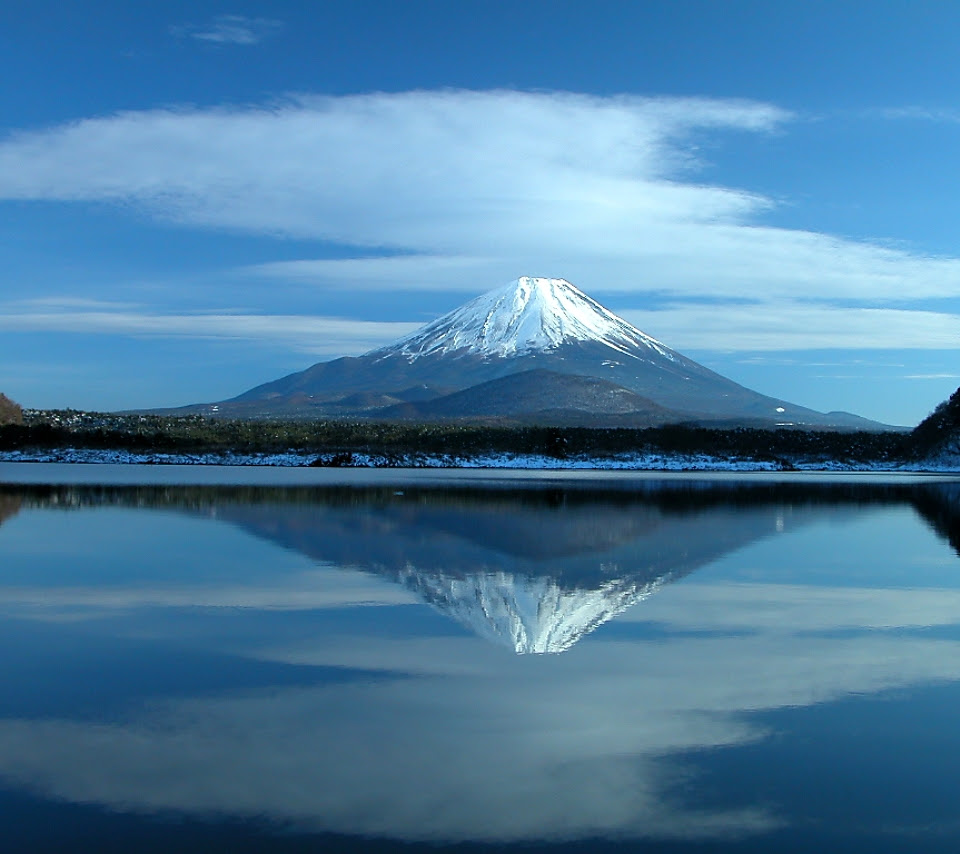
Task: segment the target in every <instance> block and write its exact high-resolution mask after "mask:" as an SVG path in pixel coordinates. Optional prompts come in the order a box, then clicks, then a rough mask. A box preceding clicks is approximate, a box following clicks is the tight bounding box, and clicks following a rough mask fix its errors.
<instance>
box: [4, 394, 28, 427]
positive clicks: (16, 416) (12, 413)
mask: <svg viewBox="0 0 960 854" xmlns="http://www.w3.org/2000/svg"><path fill="white" fill-rule="evenodd" d="M0 424H23V410H22V409H21V408H20V406H19V404H16V403H14V402H13V401H12V400H10V398H9V397H7V396H6V395H5V394H0Z"/></svg>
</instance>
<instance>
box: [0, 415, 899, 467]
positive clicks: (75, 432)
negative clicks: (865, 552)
mask: <svg viewBox="0 0 960 854" xmlns="http://www.w3.org/2000/svg"><path fill="white" fill-rule="evenodd" d="M913 447H914V443H913V442H912V440H911V438H910V435H909V434H901V433H889V432H888V433H868V432H836V431H813V430H801V429H786V428H784V429H775V430H769V429H761V428H750V427H736V428H729V429H721V428H706V427H695V426H689V425H669V426H663V427H652V428H643V429H640V428H591V427H537V426H503V425H496V424H490V425H477V424H469V425H468V424H459V423H451V422H446V423H433V424H411V423H373V422H348V421H339V420H330V421H313V422H311V421H259V420H258V421H243V420H237V421H228V420H222V419H210V418H205V417H203V416H199V415H190V416H181V417H171V416H161V415H113V414H101V413H83V412H76V411H70V410H58V411H46V412H42V411H28V412H27V413H26V416H25V418H24V423H22V424H8V425H4V426H2V427H0V450H7V451H9V450H27V451H44V450H58V449H66V448H77V449H104V450H126V451H130V452H135V453H182V454H202V453H230V452H233V453H243V454H270V453H282V452H287V451H296V452H299V453H304V454H312V453H315V454H318V455H324V456H325V457H326V458H327V459H331V458H336V459H340V460H341V461H346V463H347V464H349V460H350V457H351V455H352V454H370V455H379V456H381V457H383V458H384V459H387V460H390V459H395V458H401V457H406V458H410V457H416V455H445V456H451V457H470V456H476V455H480V454H499V453H508V454H538V455H544V456H548V457H553V458H556V459H569V458H577V457H587V456H601V457H612V456H617V455H622V454H633V453H642V454H664V455H671V454H685V455H695V454H706V455H710V456H714V457H720V458H729V459H745V460H757V461H766V462H774V463H777V464H780V465H782V466H783V467H789V466H790V465H791V464H792V462H796V461H800V460H803V461H805V462H810V461H813V462H816V461H821V460H822V461H838V462H841V463H852V464H859V463H870V462H896V461H899V460H909V459H911V458H913V457H914V456H915V455H914V453H913Z"/></svg>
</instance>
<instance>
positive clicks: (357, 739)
mask: <svg viewBox="0 0 960 854" xmlns="http://www.w3.org/2000/svg"><path fill="white" fill-rule="evenodd" d="M739 592H740V593H741V594H743V599H742V601H743V607H742V608H741V609H740V611H739V612H738V613H737V617H736V620H735V621H734V622H735V623H736V627H737V628H738V629H739V630H740V631H741V632H742V633H741V634H738V635H736V636H729V637H716V636H714V637H698V636H696V635H693V636H691V635H680V636H674V637H670V636H666V637H661V638H659V639H658V640H657V641H655V642H653V641H647V642H641V641H630V642H622V641H613V640H611V641H607V642H604V643H585V644H582V645H580V646H578V647H576V648H574V649H572V650H570V651H569V652H567V653H565V654H564V655H563V656H558V657H549V658H527V657H521V658H517V657H514V656H511V655H505V654H504V652H503V651H502V650H499V649H497V648H495V647H492V646H489V645H486V644H483V643H482V642H481V641H478V640H473V639H469V638H462V639H454V641H455V642H452V640H451V639H434V638H424V637H421V638H415V639H410V640H389V641H383V640H377V639H375V638H366V639H361V640H357V639H354V638H346V637H333V638H331V637H330V636H327V637H326V638H325V639H324V643H323V646H322V648H320V649H314V650H312V651H311V650H310V649H308V648H305V647H303V648H302V647H299V646H297V647H292V646H288V647H286V648H279V647H275V648H272V649H268V648H266V647H267V644H264V648H263V649H262V650H261V652H260V653H259V655H260V656H261V657H264V658H272V659H276V660H287V661H301V662H302V661H315V662H317V663H325V664H341V665H347V666H369V667H380V668H383V667H385V666H387V665H385V662H386V661H387V660H389V662H390V664H389V666H391V667H393V668H395V669H396V670H397V671H399V672H407V673H410V672H421V673H425V671H427V672H429V671H432V672H434V673H443V674H445V675H443V676H429V675H421V676H420V677H418V678H412V679H403V680H393V679H391V680H386V681H382V682H367V683H362V684H357V683H353V684H346V685H343V684H341V685H337V686H321V687H316V688H309V689H300V690H284V691H282V692H278V693H276V694H271V695H270V696H259V697H246V698H234V699H212V700H205V699H204V700H184V701H168V702H165V703H163V704H160V705H158V706H155V707H153V708H152V710H151V711H150V712H149V713H148V714H146V715H145V716H144V717H143V718H142V719H139V720H138V719H133V720H131V721H130V722H128V723H125V724H122V725H116V726H106V725H97V724H92V723H82V722H68V721H50V720H47V721H42V720H41V721H7V722H4V723H0V774H2V775H3V776H4V777H6V778H7V779H8V780H12V781H15V782H16V783H19V784H22V785H28V786H30V787H31V788H34V789H36V790H39V791H41V792H43V793H46V794H50V795H54V796H57V797H61V798H65V799H68V800H73V801H81V802H93V803H100V804H105V805H109V806H112V807H115V808H120V809H130V810H155V809H164V808H172V809H180V810H185V811H196V812H225V813H233V814H246V815H266V816H268V817H270V818H272V819H277V820H280V821H292V822H294V823H297V824H302V825H306V826H308V827H313V828H319V829H324V830H332V831H340V832H347V833H367V834H382V835H388V836H395V837H399V838H402V839H434V840H440V839H447V840H461V839H476V840H525V839H527V840H532V839H537V838H542V837H544V836H553V837H586V836H590V835H596V834H601V835H604V834H621V835H625V836H628V837H681V838H701V837H711V836H715V835H723V834H728V833H753V832H761V831H763V830H765V829H768V828H770V827H773V826H775V824H776V818H775V817H774V816H771V815H769V814H767V813H765V812H763V811H761V810H759V809H754V808H751V807H750V806H749V805H748V806H747V807H746V808H744V809H742V810H720V811H712V812H710V811H707V812H704V811H699V810H696V809H688V808H686V807H685V806H684V805H683V804H681V803H678V802H676V801H675V800H672V799H670V798H669V797H668V796H667V795H668V793H669V791H670V786H671V783H673V782H674V781H675V780H676V775H677V774H678V773H679V771H678V768H677V766H675V765H674V764H673V763H672V762H671V759H670V756H671V754H673V753H675V752H678V751H686V750H696V749H701V748H706V747H711V746H717V745H736V744H742V743H745V742H747V741H750V740H754V739H757V738H762V737H763V735H764V732H763V731H762V729H760V728H759V725H757V724H756V723H753V722H751V721H749V720H748V719H745V718H744V717H743V715H742V713H743V712H744V711H753V710H765V709H775V708H780V707H784V706H802V705H809V704H812V703H816V702H823V701H828V700H831V699H836V698H840V697H843V696H845V695H847V694H849V693H869V692H875V691H879V690H882V689H885V688H892V687H898V686H907V685H911V684H917V683H923V682H928V681H931V680H946V679H957V678H960V654H958V653H960V643H958V642H954V641H948V640H935V639H930V638H929V637H926V638H924V637H914V638H910V637H906V638H905V637H899V638H897V637H893V636H891V635H888V634H885V633H876V632H873V633H871V632H860V633H857V634H845V635H843V636H833V637H828V636H824V635H820V634H811V633H808V632H809V630H810V629H815V630H817V631H822V632H829V631H830V629H831V628H841V627H847V626H850V625H851V621H852V619H856V620H859V621H861V622H862V623H863V624H865V625H875V626H892V625H915V624H916V622H915V621H917V620H920V619H921V618H922V614H924V613H928V614H930V615H931V616H932V617H933V618H934V620H935V621H940V622H945V621H946V617H947V614H946V612H945V608H949V607H950V606H952V605H956V604H958V594H957V593H955V592H953V593H950V594H949V595H950V599H949V600H948V601H947V604H946V606H945V608H941V607H940V606H939V605H937V602H936V600H937V598H938V597H940V596H942V595H944V594H943V593H942V592H940V591H933V592H931V591H897V592H896V593H895V594H891V592H890V591H872V590H871V591H860V590H850V589H836V590H831V589H822V588H821V589H813V590H807V591H798V589H797V588H794V587H789V586H785V587H778V586H775V585H758V586H756V587H752V586H750V585H740V586H739ZM715 593H716V591H715V590H711V588H709V587H705V588H700V589H697V586H696V585H681V586H679V587H676V588H672V589H670V590H667V591H664V592H663V593H662V594H661V597H662V598H663V599H664V600H665V601H666V602H667V604H665V605H664V606H663V608H662V613H661V614H660V615H659V617H661V618H662V617H663V616H664V614H666V613H667V612H669V611H670V609H671V608H676V609H678V610H677V612H676V613H678V614H681V615H682V613H683V612H684V607H683V605H684V599H685V596H689V597H691V598H689V599H687V604H688V605H690V606H691V609H692V612H696V613H697V616H695V617H693V618H690V619H687V620H686V621H684V620H682V619H678V620H677V622H676V623H675V624H671V625H670V626H669V627H670V628H678V629H684V628H690V626H691V624H693V623H697V622H698V621H699V622H700V623H701V624H707V623H709V622H710V619H711V618H710V616H709V615H710V613H712V612H711V611H710V609H706V610H705V609H704V608H703V607H701V606H702V605H703V604H704V601H703V600H704V599H706V600H709V598H710V596H711V594H715ZM803 594H806V595H805V598H802V599H800V600H799V602H800V604H796V602H797V597H798V596H801V595H803ZM697 597H700V598H701V601H700V605H698V606H695V607H694V606H693V605H692V603H693V602H694V601H695V600H696V599H697ZM670 599H675V601H674V602H673V604H672V605H671V604H670V603H669V600H670ZM656 601H657V599H656V598H654V599H651V600H649V602H648V603H645V604H643V605H641V606H640V608H641V609H642V608H646V607H647V606H648V605H652V604H654V603H655V602H656ZM716 604H717V612H716V613H718V614H721V613H722V612H723V611H724V610H725V609H726V608H727V607H728V605H729V604H730V603H727V604H724V603H723V600H722V597H721V599H720V600H718V601H717V602H716ZM851 607H853V608H854V609H855V610H854V612H853V617H851V616H850V612H849V610H848V609H850V608H851ZM925 609H927V610H925ZM751 613H753V614H754V615H756V619H755V620H754V622H753V624H752V625H751V622H750V614H751ZM784 613H790V614H791V619H793V620H795V623H794V627H793V628H790V629H787V628H784V626H783V624H782V623H780V622H778V620H779V616H780V615H782V614H784ZM953 613H957V612H956V611H954V612H953ZM716 622H717V623H721V622H722V618H718V619H717V620H716ZM424 661H429V666H427V667H423V664H422V663H423V662H424Z"/></svg>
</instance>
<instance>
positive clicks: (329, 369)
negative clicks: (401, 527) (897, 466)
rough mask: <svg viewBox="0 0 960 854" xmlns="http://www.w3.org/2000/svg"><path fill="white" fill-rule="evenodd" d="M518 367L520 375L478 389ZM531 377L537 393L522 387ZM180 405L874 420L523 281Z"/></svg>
mask: <svg viewBox="0 0 960 854" xmlns="http://www.w3.org/2000/svg"><path fill="white" fill-rule="evenodd" d="M532 372H539V373H532ZM522 374H527V375H528V376H527V377H526V378H525V379H514V380H513V381H511V382H504V383H501V384H500V385H490V386H487V387H483V386H482V384H484V383H494V382H495V381H497V380H504V379H505V378H507V377H511V378H516V377H518V375H522ZM541 383H542V385H541V386H540V392H539V393H535V394H530V390H531V387H533V386H537V385H539V384H541ZM471 389H472V394H470V395H466V394H465V392H466V391H467V390H471ZM186 410H187V411H191V412H200V413H205V414H213V413H216V414H218V415H221V416H234V417H268V416H286V417H291V416H293V417H329V416H337V415H350V416H366V417H377V418H410V419H419V420H423V419H428V420H429V419H449V418H461V419H462V418H469V419H477V418H481V419H482V418H491V417H497V418H501V419H503V418H507V419H512V420H521V421H523V420H527V421H529V420H535V421H539V422H542V423H590V424H594V425H596V426H619V425H621V424H622V425H629V424H633V425H647V424H658V423H665V422H679V421H697V422H701V423H702V422H711V423H713V422H723V423H740V424H754V425H760V426H764V425H766V426H773V425H797V426H810V427H826V428H862V429H870V428H873V429H878V428H881V427H882V425H879V424H877V423H876V422H870V421H867V420H866V419H861V418H858V417H857V416H853V415H849V414H848V413H828V414H824V413H820V412H815V411H814V410H811V409H806V408H804V407H801V406H796V405H795V404H792V403H789V402H788V401H785V400H780V399H777V398H771V397H767V396H765V395H762V394H759V393H757V392H755V391H751V390H750V389H747V388H744V387H743V386H741V385H738V384H737V383H735V382H733V381H732V380H729V379H726V378H725V377H723V376H720V375H719V374H717V373H714V372H713V371H711V370H709V369H707V368H705V367H704V366H703V365H700V364H697V363H696V362H694V361H693V360H691V359H688V358H687V357H686V356H683V355H682V354H680V353H678V352H676V351H675V350H671V349H670V348H669V347H667V346H666V345H665V344H662V343H661V342H659V341H657V340H656V339H655V338H651V337H650V336H649V335H647V334H646V333H644V332H641V331H640V330H639V329H637V328H636V327H634V326H632V325H631V324H629V323H627V321H625V320H624V319H623V318H620V317H618V316H617V315H615V314H613V313H612V312H610V311H608V310H607V309H606V308H604V307H603V306H602V305H600V304H599V303H598V302H596V301H595V300H593V299H591V298H590V297H588V296H587V295H586V294H584V293H583V292H582V291H580V290H579V289H578V288H576V287H575V286H574V285H572V284H570V282H567V281H566V280H564V279H548V278H535V277H529V276H524V277H521V278H519V279H517V280H516V281H514V282H511V283H510V284H508V285H506V286H505V287H502V288H500V289H498V290H494V291H491V292H490V293H487V294H484V295H482V296H480V297H477V298H476V299H474V300H472V301H470V302H468V303H466V304H465V305H463V306H461V307H460V308H458V309H455V310H454V311H452V312H450V313H449V314H446V315H444V316H443V317H440V318H438V319H437V320H435V321H433V322H432V323H429V324H427V325H426V326H424V327H423V328H422V329H420V330H418V331H416V332H414V333H413V334H412V335H409V336H407V337H406V338H403V339H401V340H399V341H397V342H396V343H394V344H392V345H389V346H387V347H382V348H380V349H377V350H373V351H371V352H369V353H366V354H365V355H363V356H358V357H344V358H340V359H335V360H333V361H330V362H321V363H319V364H316V365H313V366H312V367H310V368H307V369H306V370H304V371H300V372H299V373H295V374H291V375H289V376H286V377H283V378H281V379H278V380H275V381H273V382H269V383H265V384H264V385H260V386H257V387H256V388H253V389H250V390H249V391H247V392H245V393H243V394H241V395H239V396H237V397H235V398H233V399H231V400H227V401H222V402H220V403H218V404H207V405H198V406H193V407H187V408H186Z"/></svg>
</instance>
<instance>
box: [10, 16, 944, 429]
mask: <svg viewBox="0 0 960 854" xmlns="http://www.w3.org/2000/svg"><path fill="white" fill-rule="evenodd" d="M958 41H960V4H955V3H952V2H916V0H915V2H910V3H907V2H893V0H889V2H884V0H877V2H874V3H871V4H863V3H860V2H845V0H833V2H819V1H818V0H805V2H792V0H783V2H777V3H770V2H748V1H747V0H725V2H705V0H676V2H643V0H636V1H635V2H596V0H594V2H592V3H587V2H573V0H553V2H545V1H544V0H511V2H501V0H483V1H482V2H474V0H457V2H449V0H407V2H400V0H393V2H387V0H343V2H341V0H323V1H321V0H316V2H283V0H274V2H270V3H254V2H204V0H191V2H190V3H186V2H172V0H171V2H150V0H142V2H138V3H129V2H120V0H101V2H83V1H82V0H78V2H70V0H59V2H57V3H52V2H48V0H31V2H25V0H23V1H22V2H21V0H7V2H4V3H2V4H0V271H2V272H0V391H2V392H4V393H6V394H7V395H8V396H9V397H11V398H13V399H14V400H16V401H18V402H20V403H21V404H22V405H24V406H26V407H34V408H65V407H71V408H79V409H96V410H122V409H135V408H147V407H159V406H177V405H183V404H188V403H198V402H208V401H216V400H223V399H225V398H229V397H232V396H234V395H236V394H239V393H241V392H243V391H245V390H246V389H248V388H250V387H252V386H254V385H257V384H259V383H261V382H266V381H269V380H272V379H276V378H278V377H280V376H283V375H285V374H288V373H291V372H294V371H298V370H302V369H304V368H306V367H308V366H309V365H311V364H313V363H315V362H317V361H325V360H327V359H331V358H336V357H339V356H343V355H359V354H361V353H363V352H365V351H367V350H369V349H372V348H374V347H377V346H381V345H384V344H388V343H390V342H391V341H393V340H395V339H396V338H398V337H400V336H401V335H404V334H406V333H408V332H410V331H412V330H413V329H415V328H416V327H417V326H419V325H421V324H423V323H426V322H428V321H430V320H432V319H434V318H435V317H437V316H438V315H440V314H442V313H444V312H446V311H449V310H451V309H453V308H456V307H457V306H459V305H460V304H462V303H464V302H466V301H467V300H469V299H471V298H473V297H474V296H477V295H479V294H481V293H483V292H485V291H488V290H491V289H493V288H496V287H500V286H502V285H503V284H505V283H506V282H508V281H510V280H512V279H515V278H517V277H518V276H522V275H531V276H555V277H562V278H565V279H567V280H569V281H571V282H573V283H574V284H575V285H577V286H578V287H579V288H580V289H581V290H583V291H585V292H586V293H587V294H589V295H590V296H592V297H593V298H595V299H597V300H598V301H600V302H601V303H603V304H604V305H605V306H607V307H608V308H609V309H611V310H612V311H614V312H616V313H617V314H619V315H621V316H622V317H624V318H625V319H627V320H629V321H630V322H632V323H634V324H635V325H636V326H638V327H639V328H640V329H642V330H643V331H644V332H646V333H648V334H650V335H652V336H654V337H655V338H657V339H659V340H661V341H663V342H664V343H665V344H667V345H668V346H670V347H672V348H673V349H675V350H679V351H680V352H682V353H684V354H685V355H687V356H689V357H691V358H693V359H695V360H697V361H699V362H701V363H702V364H704V365H706V366H707V367H709V368H712V369H713V370H716V371H718V372H720V373H722V374H724V375H725V376H728V377H730V378H731V379H734V380H736V381H738V382H740V383H742V384H744V385H747V386H749V387H751V388H753V389H756V390H757V391H760V392H763V393H765V394H770V395H773V396H776V397H780V398H784V399H786V400H790V401H791V402H793V403H797V404H801V405H805V406H809V407H812V408H814V409H818V410H821V411H831V410H846V411H851V412H855V413H857V414H860V415H864V416H866V417H869V418H874V419H877V420H880V421H884V422H886V423H892V424H902V425H913V424H916V423H917V422H918V421H919V420H920V419H922V418H923V417H924V416H925V415H926V414H928V413H929V412H930V411H931V410H932V409H933V408H934V407H935V406H936V405H937V403H939V402H940V401H942V400H943V399H945V398H946V397H948V396H949V395H950V394H951V393H952V392H953V391H954V390H955V389H956V388H957V387H958V385H960V360H958V347H960V231H958V228H957V223H960V158H958V156H957V152H958V151H960V95H958V92H960V90H958V89H957V86H956V80H957V79H958V71H960V58H958V57H960V54H957V52H956V49H955V46H956V44H957V43H958Z"/></svg>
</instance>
